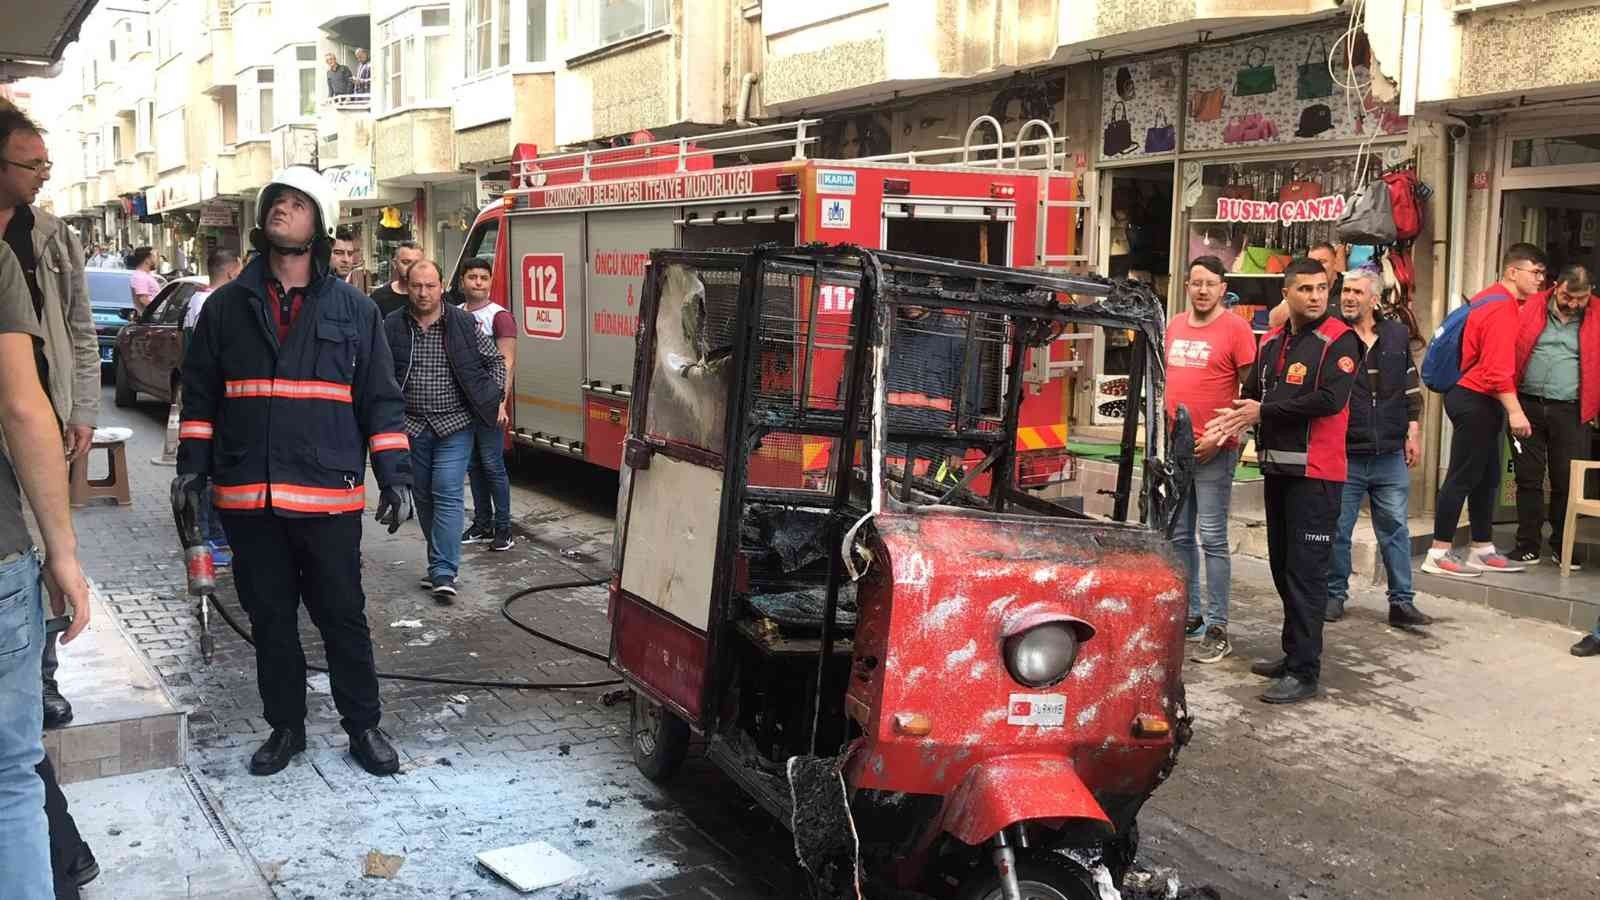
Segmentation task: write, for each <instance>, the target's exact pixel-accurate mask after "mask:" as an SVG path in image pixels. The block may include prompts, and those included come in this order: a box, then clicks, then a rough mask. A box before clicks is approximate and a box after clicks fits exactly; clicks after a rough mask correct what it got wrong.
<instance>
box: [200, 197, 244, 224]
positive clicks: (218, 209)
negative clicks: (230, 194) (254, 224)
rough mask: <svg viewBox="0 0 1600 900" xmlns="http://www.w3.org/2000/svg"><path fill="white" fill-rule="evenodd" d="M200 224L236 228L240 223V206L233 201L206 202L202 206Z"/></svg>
mask: <svg viewBox="0 0 1600 900" xmlns="http://www.w3.org/2000/svg"><path fill="white" fill-rule="evenodd" d="M200 224H201V225H202V226H204V227H207V228H235V227H237V226H238V224H239V207H237V206H235V205H234V204H232V203H228V202H221V203H206V204H204V205H203V206H201V207H200Z"/></svg>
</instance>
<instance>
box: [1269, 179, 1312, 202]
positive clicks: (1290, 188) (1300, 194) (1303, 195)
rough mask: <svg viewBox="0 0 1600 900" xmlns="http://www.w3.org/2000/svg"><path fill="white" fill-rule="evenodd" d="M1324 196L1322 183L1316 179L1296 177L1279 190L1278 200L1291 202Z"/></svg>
mask: <svg viewBox="0 0 1600 900" xmlns="http://www.w3.org/2000/svg"><path fill="white" fill-rule="evenodd" d="M1321 196H1322V185H1320V184H1317V183H1316V182H1315V181H1309V180H1304V179H1298V178H1297V179H1295V180H1294V181H1291V182H1289V183H1288V184H1286V185H1284V186H1283V187H1282V188H1280V189H1279V190H1278V202H1279V203H1289V202H1292V201H1295V200H1315V199H1316V198H1318V197H1321Z"/></svg>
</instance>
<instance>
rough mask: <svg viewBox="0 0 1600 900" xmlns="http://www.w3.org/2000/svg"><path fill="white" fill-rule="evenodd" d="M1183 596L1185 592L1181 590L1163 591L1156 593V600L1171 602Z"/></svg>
mask: <svg viewBox="0 0 1600 900" xmlns="http://www.w3.org/2000/svg"><path fill="white" fill-rule="evenodd" d="M1181 596H1183V594H1182V593H1181V592H1179V591H1162V592H1161V593H1159V594H1157V595H1156V602H1157V603H1171V602H1172V601H1174V600H1176V599H1178V598H1179V597H1181Z"/></svg>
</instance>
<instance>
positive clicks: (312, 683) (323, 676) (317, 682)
mask: <svg viewBox="0 0 1600 900" xmlns="http://www.w3.org/2000/svg"><path fill="white" fill-rule="evenodd" d="M306 689H307V690H309V691H310V692H311V693H313V694H332V693H333V684H332V682H330V681H329V680H328V674H327V673H326V672H318V673H317V674H315V675H312V676H311V677H309V678H307V679H306Z"/></svg>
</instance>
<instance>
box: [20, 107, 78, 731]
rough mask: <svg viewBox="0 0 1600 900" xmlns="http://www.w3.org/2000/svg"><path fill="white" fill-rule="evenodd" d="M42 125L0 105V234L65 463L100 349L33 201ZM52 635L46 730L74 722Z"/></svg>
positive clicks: (49, 227)
mask: <svg viewBox="0 0 1600 900" xmlns="http://www.w3.org/2000/svg"><path fill="white" fill-rule="evenodd" d="M50 167H51V162H50V155H49V153H48V151H47V150H46V149H45V145H44V138H43V137H41V136H40V132H39V127H38V126H37V125H35V124H34V123H33V122H32V120H30V119H29V118H28V117H27V116H26V115H24V114H23V113H22V112H20V111H18V110H17V109H16V108H15V107H12V106H9V105H0V232H3V233H4V239H5V243H6V244H7V245H8V246H9V247H10V248H11V251H12V252H13V253H14V254H15V255H16V257H17V260H18V262H20V263H21V264H22V270H23V275H24V277H25V279H26V281H27V285H28V292H29V294H30V295H31V298H32V300H33V308H34V312H35V313H37V314H38V317H39V330H40V331H41V333H43V335H44V342H43V344H42V345H38V347H37V349H36V356H37V363H38V367H39V376H40V380H41V381H42V382H43V383H44V386H45V389H46V392H47V393H48V394H49V395H50V403H51V405H52V406H53V407H54V408H55V413H56V418H57V420H58V421H59V422H60V423H61V425H62V428H63V433H64V441H63V442H64V444H65V445H66V451H67V459H68V461H71V460H74V459H77V458H78V457H79V456H82V455H83V454H84V453H87V452H88V451H89V445H90V442H91V441H92V440H93V435H94V425H95V419H96V417H97V416H98V415H99V413H100V347H99V342H98V341H97V340H96V338H95V331H94V316H93V314H92V313H91V312H90V309H89V289H88V284H87V282H86V281H85V280H84V274H83V247H82V245H81V244H80V243H79V242H78V238H77V237H76V236H75V235H74V234H73V233H72V232H71V231H70V230H68V228H67V226H66V224H65V223H64V222H62V221H61V220H60V219H58V218H56V217H55V216H53V215H51V214H50V213H48V212H45V211H44V210H42V209H39V208H38V207H36V206H32V205H31V204H32V203H33V201H34V198H36V197H37V196H38V195H39V189H40V188H42V187H44V183H45V182H46V181H48V180H49V178H50ZM55 673H56V641H55V637H54V636H53V635H52V636H51V638H50V639H49V640H47V641H46V642H45V645H44V666H43V675H44V720H45V727H46V728H55V727H59V726H62V725H65V724H67V723H68V722H70V721H72V704H70V703H68V702H67V700H66V698H64V697H62V696H61V691H60V689H59V688H58V687H57V686H56V678H55Z"/></svg>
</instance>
